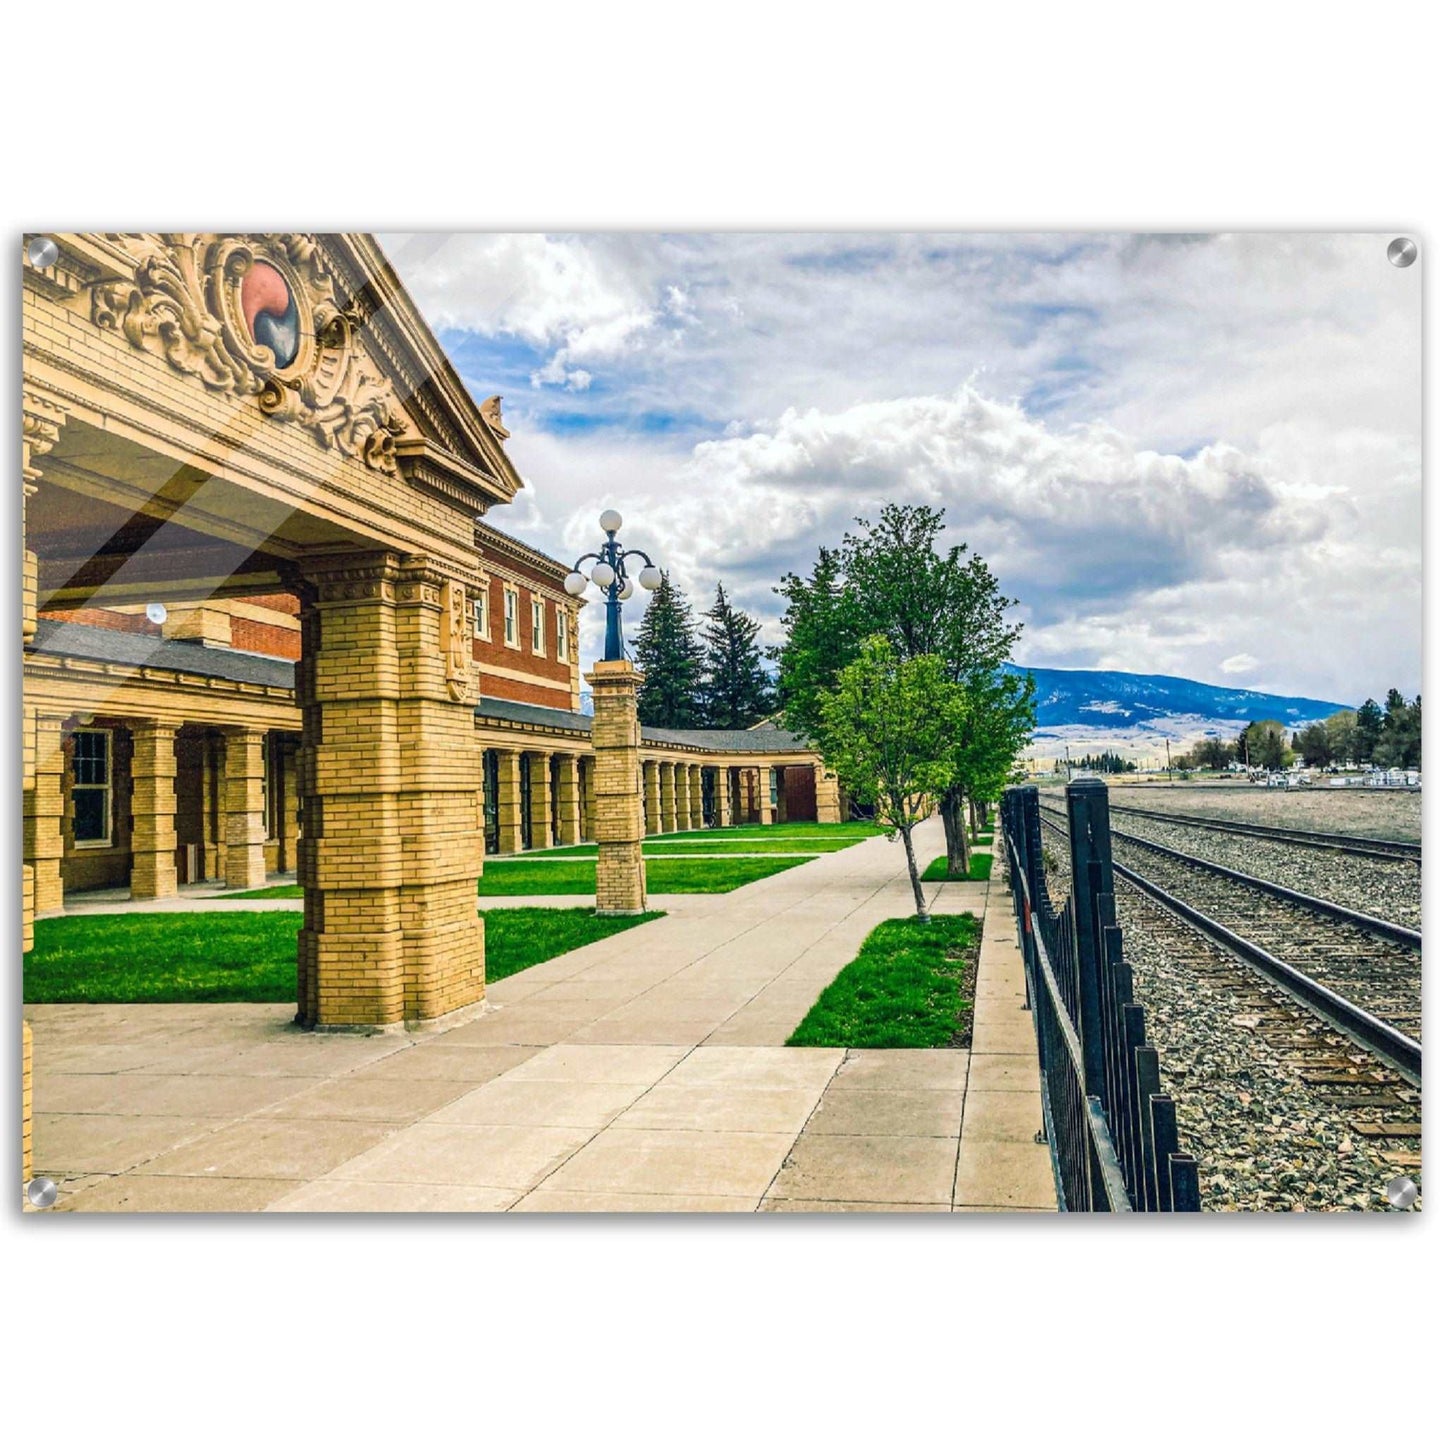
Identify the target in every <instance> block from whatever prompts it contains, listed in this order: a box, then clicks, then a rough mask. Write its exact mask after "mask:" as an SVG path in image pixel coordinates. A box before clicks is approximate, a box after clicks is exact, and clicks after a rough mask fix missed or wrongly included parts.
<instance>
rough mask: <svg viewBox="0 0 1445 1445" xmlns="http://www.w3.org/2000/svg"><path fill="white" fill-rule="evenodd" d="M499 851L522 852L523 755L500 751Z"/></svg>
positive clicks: (507, 749) (498, 758) (498, 799)
mask: <svg viewBox="0 0 1445 1445" xmlns="http://www.w3.org/2000/svg"><path fill="white" fill-rule="evenodd" d="M495 751H496V754H497V852H498V853H520V852H521V851H522V755H521V753H519V752H516V751H514V750H513V749H512V748H497V749H495Z"/></svg>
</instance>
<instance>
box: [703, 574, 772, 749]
mask: <svg viewBox="0 0 1445 1445" xmlns="http://www.w3.org/2000/svg"><path fill="white" fill-rule="evenodd" d="M759 630H760V628H759V624H758V623H756V622H754V621H753V619H752V618H751V617H749V616H748V615H747V613H746V612H743V611H741V610H740V609H738V608H736V607H734V606H733V605H732V603H730V602H729V601H728V595H727V593H726V592H725V591H723V585H722V583H721V582H719V583H718V585H717V600H716V601H715V602H714V603H713V605H712V608H711V610H710V611H709V612H708V614H707V618H706V620H705V622H704V623H703V629H702V638H703V645H704V658H703V672H702V713H703V725H704V726H705V727H710V728H749V727H752V725H753V724H754V723H756V722H759V721H761V720H762V719H763V718H765V717H766V716H767V715H768V713H769V712H770V711H771V710H772V706H773V692H772V688H771V687H770V686H769V684H768V675H767V673H766V672H765V671H764V670H763V652H762V648H760V647H759V646H758V632H759Z"/></svg>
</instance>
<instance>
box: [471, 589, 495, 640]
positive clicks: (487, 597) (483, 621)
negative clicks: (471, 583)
mask: <svg viewBox="0 0 1445 1445" xmlns="http://www.w3.org/2000/svg"><path fill="white" fill-rule="evenodd" d="M472 630H473V631H474V632H475V633H476V634H477V636H478V637H480V638H481V639H482V640H483V641H484V642H490V641H491V640H492V589H491V585H490V584H487V585H484V586H483V588H482V595H481V596H480V597H478V598H477V600H476V601H475V602H473V603H472Z"/></svg>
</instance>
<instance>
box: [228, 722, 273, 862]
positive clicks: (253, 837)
mask: <svg viewBox="0 0 1445 1445" xmlns="http://www.w3.org/2000/svg"><path fill="white" fill-rule="evenodd" d="M225 737H226V773H225V790H224V795H223V796H224V807H225V810H226V887H227V888H264V887H265V886H266V827H265V823H264V820H263V817H262V797H261V792H262V788H263V787H264V786H265V775H266V774H265V749H266V734H265V733H264V732H263V731H262V730H261V729H260V728H227V729H226V733H225Z"/></svg>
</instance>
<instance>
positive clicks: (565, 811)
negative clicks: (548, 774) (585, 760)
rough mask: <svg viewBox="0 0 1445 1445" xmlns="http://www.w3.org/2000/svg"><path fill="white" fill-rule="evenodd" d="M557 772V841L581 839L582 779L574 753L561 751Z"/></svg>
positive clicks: (573, 841) (577, 840)
mask: <svg viewBox="0 0 1445 1445" xmlns="http://www.w3.org/2000/svg"><path fill="white" fill-rule="evenodd" d="M560 763H561V766H560V768H559V770H558V773H557V827H558V834H557V841H558V842H559V843H561V844H564V845H566V844H571V843H580V842H581V841H582V779H581V775H580V764H579V762H578V759H577V755H576V753H563V754H562V755H561V758H560Z"/></svg>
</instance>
